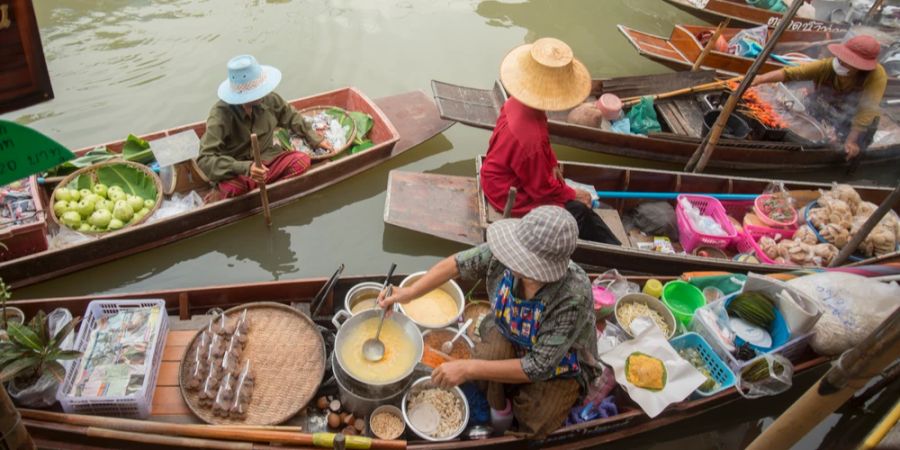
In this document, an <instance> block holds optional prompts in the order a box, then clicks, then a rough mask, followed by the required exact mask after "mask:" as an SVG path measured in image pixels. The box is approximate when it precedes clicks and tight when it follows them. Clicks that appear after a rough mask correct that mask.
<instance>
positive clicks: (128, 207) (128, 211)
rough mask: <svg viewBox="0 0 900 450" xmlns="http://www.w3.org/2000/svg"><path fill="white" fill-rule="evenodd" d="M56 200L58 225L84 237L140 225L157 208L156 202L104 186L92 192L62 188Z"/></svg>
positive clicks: (57, 190)
mask: <svg viewBox="0 0 900 450" xmlns="http://www.w3.org/2000/svg"><path fill="white" fill-rule="evenodd" d="M53 198H54V200H55V203H54V204H53V213H54V214H56V218H57V219H58V220H59V222H60V223H62V224H63V225H65V226H67V227H69V228H71V229H73V230H75V231H79V232H82V233H90V232H105V231H115V230H119V229H122V228H123V227H125V226H127V225H128V224H131V223H137V222H140V221H141V219H143V218H144V217H145V216H146V215H147V214H150V210H151V209H152V208H153V206H154V205H155V204H156V199H150V198H148V199H145V198H142V197H141V196H139V195H132V194H126V193H125V191H124V190H123V189H122V188H121V187H120V186H106V185H105V184H103V183H97V184H94V185H92V186H91V188H90V189H74V188H66V187H60V188H57V189H56V191H55V192H54V194H53Z"/></svg>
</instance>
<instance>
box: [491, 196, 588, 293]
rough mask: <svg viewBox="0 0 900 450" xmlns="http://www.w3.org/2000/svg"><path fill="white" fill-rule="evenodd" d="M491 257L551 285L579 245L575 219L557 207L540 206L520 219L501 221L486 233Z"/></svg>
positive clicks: (518, 271)
mask: <svg viewBox="0 0 900 450" xmlns="http://www.w3.org/2000/svg"><path fill="white" fill-rule="evenodd" d="M487 241H488V245H489V246H490V247H491V253H493V254H494V256H495V257H496V258H497V259H498V260H500V262H501V263H503V265H505V266H506V267H509V268H510V269H512V270H513V271H514V272H517V273H519V274H521V275H523V276H525V277H527V278H530V279H532V280H536V281H539V282H541V283H552V282H554V281H558V280H560V279H561V278H562V277H563V276H565V274H566V269H567V268H568V266H569V258H570V257H571V256H572V252H574V251H575V245H576V244H577V242H578V224H577V223H576V222H575V218H574V217H572V215H571V214H569V212H568V211H566V210H565V209H563V208H560V207H558V206H541V207H539V208H535V209H533V210H531V212H529V213H528V214H526V215H525V217H523V218H521V219H504V220H500V221H497V222H494V223H492V224H491V225H490V226H489V227H488V230H487Z"/></svg>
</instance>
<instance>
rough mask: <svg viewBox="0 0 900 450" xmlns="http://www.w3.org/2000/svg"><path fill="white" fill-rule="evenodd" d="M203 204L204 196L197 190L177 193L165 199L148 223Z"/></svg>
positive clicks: (148, 219)
mask: <svg viewBox="0 0 900 450" xmlns="http://www.w3.org/2000/svg"><path fill="white" fill-rule="evenodd" d="M201 206H203V198H201V197H200V194H198V193H197V192H196V191H191V192H188V193H187V194H185V195H181V194H175V195H173V196H172V198H170V199H168V200H163V202H162V204H161V205H159V209H157V210H156V211H154V212H153V215H152V216H150V217H148V218H147V223H153V222H156V221H159V220H162V219H165V218H167V217H172V216H175V215H178V214H183V213H186V212H189V211H192V210H194V209H197V208H199V207H201Z"/></svg>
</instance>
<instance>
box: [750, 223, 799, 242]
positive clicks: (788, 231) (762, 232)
mask: <svg viewBox="0 0 900 450" xmlns="http://www.w3.org/2000/svg"><path fill="white" fill-rule="evenodd" d="M744 230H745V231H747V232H748V233H750V236H753V237H754V238H756V239H759V238H760V237H762V236H769V237H770V238H772V239H775V236H781V237H782V238H784V239H791V238H793V237H794V233H796V232H797V229H796V228H794V227H791V228H772V227H767V226H762V225H750V224H744Z"/></svg>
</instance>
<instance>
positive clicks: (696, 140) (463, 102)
mask: <svg viewBox="0 0 900 450" xmlns="http://www.w3.org/2000/svg"><path fill="white" fill-rule="evenodd" d="M714 80H715V72H714V71H697V72H677V73H670V74H663V75H645V76H633V77H621V78H611V79H603V80H594V81H593V85H592V88H591V97H590V98H595V97H599V96H600V95H602V94H604V93H613V94H616V95H618V96H619V97H622V98H625V97H633V96H641V95H653V94H660V93H664V92H670V91H674V90H677V89H683V88H688V87H693V86H697V85H699V84H703V83H709V82H712V81H714ZM432 91H433V92H434V96H435V98H436V99H437V103H438V109H440V111H441V117H443V118H445V119H448V120H455V121H458V122H461V123H464V124H467V125H471V126H474V127H479V128H485V129H489V130H490V129H493V128H494V124H495V123H496V122H497V116H498V115H499V114H500V108H501V107H502V106H503V103H504V102H505V101H506V99H507V93H506V91H505V90H504V89H503V86H502V85H501V83H500V82H495V83H494V86H493V87H492V88H491V89H475V88H469V87H464V86H457V85H454V84H450V83H445V82H441V81H432ZM656 107H657V112H658V114H657V115H658V116H659V117H660V119H661V125H662V130H663V131H662V132H659V133H650V134H649V135H648V136H643V135H634V134H622V133H616V132H614V131H606V130H603V129H600V128H594V127H588V126H583V125H576V124H573V123H569V122H567V121H566V117H567V115H568V111H561V112H553V113H550V114H548V119H549V120H548V127H549V130H550V140H551V141H552V142H554V143H557V144H563V145H568V146H572V147H577V148H582V149H585V150H590V151H595V152H599V153H604V154H609V155H615V156H623V157H629V158H637V159H646V160H651V161H658V162H665V163H672V164H678V165H682V166H683V165H684V164H686V163H687V161H688V160H689V159H690V157H691V155H693V154H694V151H696V150H697V147H698V145H699V144H700V142H701V140H702V137H701V136H702V124H703V109H702V108H701V106H700V104H699V101H697V99H696V97H694V96H680V97H674V98H670V99H665V100H658V101H657V102H656ZM875 136H876V139H875V142H873V144H872V145H871V146H869V148H868V149H867V150H866V151H865V153H864V154H863V155H862V156H861V160H860V161H859V164H861V165H867V166H868V165H880V166H882V167H884V168H885V169H886V170H890V171H894V172H897V173H898V175H900V165H898V164H897V162H898V161H900V125H898V123H897V122H896V121H895V119H894V118H893V117H891V116H890V115H887V114H885V115H882V117H881V121H880V123H879V128H878V133H876V135H875ZM846 165H847V162H846V161H845V155H844V153H843V152H842V151H839V150H835V149H832V148H830V147H827V146H816V147H815V148H811V147H810V146H809V145H804V144H801V143H796V142H787V141H765V140H760V141H756V140H735V139H720V140H719V144H718V145H717V146H716V150H715V152H714V153H713V155H712V158H711V159H710V161H709V165H708V168H710V169H712V170H715V169H723V170H762V169H764V170H767V171H772V172H774V171H790V172H795V173H796V172H802V171H809V170H814V169H822V168H839V167H844V166H846Z"/></svg>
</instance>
